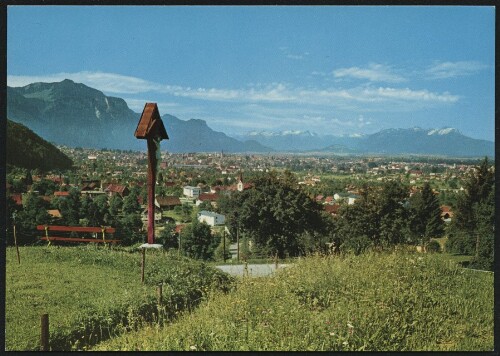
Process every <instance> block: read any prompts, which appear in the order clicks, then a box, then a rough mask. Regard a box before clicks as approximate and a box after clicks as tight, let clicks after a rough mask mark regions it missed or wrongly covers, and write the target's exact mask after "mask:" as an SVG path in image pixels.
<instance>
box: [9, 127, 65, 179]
mask: <svg viewBox="0 0 500 356" xmlns="http://www.w3.org/2000/svg"><path fill="white" fill-rule="evenodd" d="M7 164H8V165H13V166H16V167H21V168H26V169H39V170H41V171H49V170H55V169H61V170H62V169H70V168H71V167H72V165H73V161H72V160H71V159H70V158H69V157H68V156H66V155H65V154H64V153H62V152H61V151H59V150H58V149H57V147H55V146H54V145H53V144H51V143H49V142H47V141H45V140H44V139H43V138H41V137H40V136H38V135H37V134H35V133H34V132H33V131H31V130H30V129H28V128H27V127H26V126H24V125H21V124H18V123H15V122H13V121H11V120H8V119H7Z"/></svg>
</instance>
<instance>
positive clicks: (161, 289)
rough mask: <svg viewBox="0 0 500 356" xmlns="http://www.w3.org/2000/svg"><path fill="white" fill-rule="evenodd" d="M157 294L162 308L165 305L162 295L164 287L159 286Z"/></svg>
mask: <svg viewBox="0 0 500 356" xmlns="http://www.w3.org/2000/svg"><path fill="white" fill-rule="evenodd" d="M156 294H157V296H158V306H159V307H161V305H162V304H163V301H162V295H163V285H161V284H159V285H158V287H157V288H156Z"/></svg>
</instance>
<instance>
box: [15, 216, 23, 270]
mask: <svg viewBox="0 0 500 356" xmlns="http://www.w3.org/2000/svg"><path fill="white" fill-rule="evenodd" d="M14 245H15V246H16V253H17V262H18V263H19V264H21V257H20V256H19V246H17V237H16V225H15V224H14Z"/></svg>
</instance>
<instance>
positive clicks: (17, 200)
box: [10, 194, 23, 205]
mask: <svg viewBox="0 0 500 356" xmlns="http://www.w3.org/2000/svg"><path fill="white" fill-rule="evenodd" d="M10 199H12V200H13V201H14V202H15V203H16V205H23V196H22V194H11V195H10Z"/></svg>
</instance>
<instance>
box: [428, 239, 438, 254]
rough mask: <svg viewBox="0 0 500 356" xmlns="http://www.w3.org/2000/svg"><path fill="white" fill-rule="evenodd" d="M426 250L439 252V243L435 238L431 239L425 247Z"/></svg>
mask: <svg viewBox="0 0 500 356" xmlns="http://www.w3.org/2000/svg"><path fill="white" fill-rule="evenodd" d="M425 248H426V250H427V252H441V245H440V244H439V242H437V241H436V240H431V241H429V243H428V244H427V246H426V247H425Z"/></svg>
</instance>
